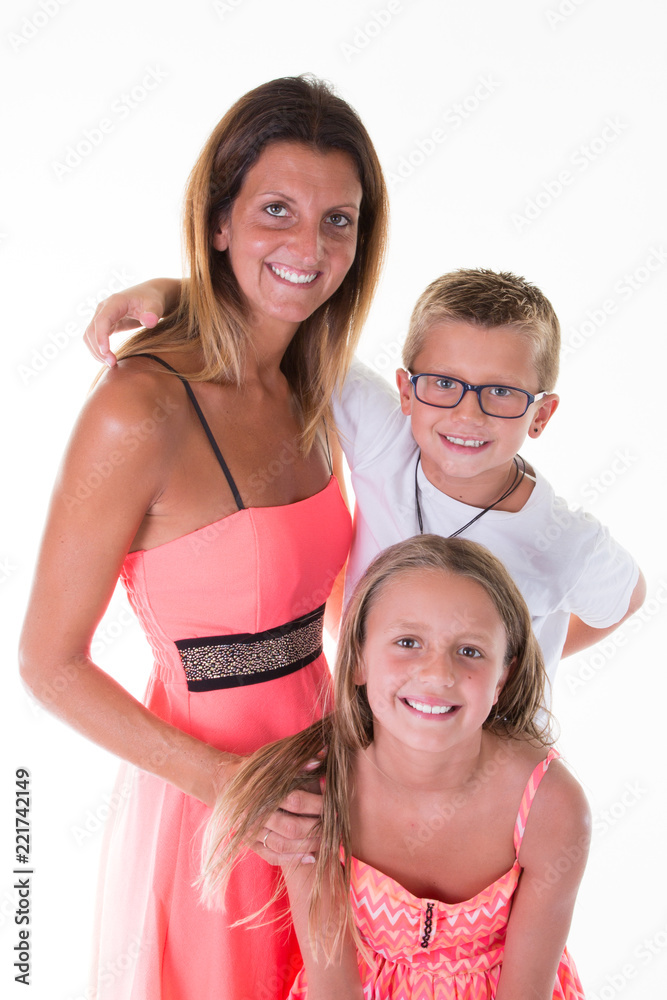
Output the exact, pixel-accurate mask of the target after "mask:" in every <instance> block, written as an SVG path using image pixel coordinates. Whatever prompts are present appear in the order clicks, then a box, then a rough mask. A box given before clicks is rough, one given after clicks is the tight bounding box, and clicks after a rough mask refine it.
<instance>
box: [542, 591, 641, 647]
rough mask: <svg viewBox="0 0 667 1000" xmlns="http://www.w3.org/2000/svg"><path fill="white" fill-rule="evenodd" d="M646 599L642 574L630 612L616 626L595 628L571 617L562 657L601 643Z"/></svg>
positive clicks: (629, 608)
mask: <svg viewBox="0 0 667 1000" xmlns="http://www.w3.org/2000/svg"><path fill="white" fill-rule="evenodd" d="M645 597H646V580H645V579H644V576H643V574H642V573H641V572H640V573H639V579H638V580H637V583H636V584H635V589H634V590H633V592H632V595H631V596H630V603H629V605H628V610H627V611H626V613H625V614H624V615H623V617H622V618H620V619H619V620H618V621H617V622H616V624H615V625H609V626H608V628H594V627H593V626H592V625H587V624H586V623H585V622H583V621H582V620H581V618H578V617H577V616H576V615H570V623H569V625H568V629H567V637H566V639H565V645H564V646H563V652H562V653H561V657H565V656H572V654H573V653H579V652H581V650H582V649H586V648H587V647H588V646H594V645H595V643H596V642H600V640H601V639H604V637H605V636H606V635H609V634H610V633H611V632H613V631H615V629H617V628H618V627H619V625H622V623H623V622H624V621H625V620H626V619H627V618H629V617H630V616H631V615H633V614H634V613H635V611H637V610H638V609H639V608H640V607H641V606H642V604H643V603H644V598H645Z"/></svg>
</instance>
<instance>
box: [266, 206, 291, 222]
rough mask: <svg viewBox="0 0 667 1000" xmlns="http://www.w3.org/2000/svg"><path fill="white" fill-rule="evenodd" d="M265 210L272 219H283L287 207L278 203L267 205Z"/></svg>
mask: <svg viewBox="0 0 667 1000" xmlns="http://www.w3.org/2000/svg"><path fill="white" fill-rule="evenodd" d="M265 211H266V212H268V213H269V215H270V216H271V218H273V219H284V218H285V216H286V215H287V209H286V208H285V206H284V205H280V204H279V203H276V204H274V205H267V206H266V209H265Z"/></svg>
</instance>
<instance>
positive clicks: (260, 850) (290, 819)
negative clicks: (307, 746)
mask: <svg viewBox="0 0 667 1000" xmlns="http://www.w3.org/2000/svg"><path fill="white" fill-rule="evenodd" d="M321 813H322V796H321V795H319V794H314V793H313V792H306V791H301V790H298V791H295V792H291V793H290V794H289V795H288V796H287V798H286V799H284V800H283V801H282V802H281V804H280V808H279V809H277V810H276V812H274V813H271V815H270V816H269V818H268V819H267V821H266V824H265V826H264V827H263V828H262V830H261V835H260V838H259V839H258V840H256V841H255V843H254V844H251V845H250V846H251V847H252V849H253V851H255V853H256V854H259V856H260V858H264V860H265V861H268V862H269V864H270V865H285V864H289V863H290V862H293V861H294V858H301V861H302V863H304V864H308V863H312V862H314V861H315V857H314V852H315V851H316V850H317V849H318V847H319V842H320V838H319V836H313V835H312V833H313V828H314V826H315V824H316V822H317V820H318V819H319V817H320V815H321Z"/></svg>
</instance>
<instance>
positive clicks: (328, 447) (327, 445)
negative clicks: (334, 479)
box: [324, 424, 333, 476]
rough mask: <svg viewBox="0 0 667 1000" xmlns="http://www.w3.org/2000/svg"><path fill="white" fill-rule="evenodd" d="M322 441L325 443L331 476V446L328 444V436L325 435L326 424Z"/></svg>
mask: <svg viewBox="0 0 667 1000" xmlns="http://www.w3.org/2000/svg"><path fill="white" fill-rule="evenodd" d="M324 440H325V442H326V456H327V462H328V464H329V475H330V476H333V459H332V457H331V445H330V444H329V434H328V433H327V425H326V424H325V425H324Z"/></svg>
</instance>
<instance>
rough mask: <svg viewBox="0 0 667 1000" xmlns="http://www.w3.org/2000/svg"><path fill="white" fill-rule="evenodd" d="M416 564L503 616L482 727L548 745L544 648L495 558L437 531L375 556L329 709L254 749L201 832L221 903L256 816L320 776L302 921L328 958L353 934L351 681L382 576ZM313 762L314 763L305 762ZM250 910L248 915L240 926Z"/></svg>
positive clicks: (355, 726)
mask: <svg viewBox="0 0 667 1000" xmlns="http://www.w3.org/2000/svg"><path fill="white" fill-rule="evenodd" d="M415 570H437V571H439V572H442V573H446V574H448V575H454V576H460V577H465V578H467V579H470V580H473V581H474V582H475V583H478V584H479V585H480V586H481V587H482V588H483V589H484V590H485V591H486V593H487V594H488V596H489V597H490V598H491V600H492V601H493V604H494V606H495V608H496V610H497V612H498V615H499V617H500V619H501V621H502V624H503V627H504V629H505V635H506V637H507V649H506V654H505V663H506V664H511V668H510V672H509V676H508V678H507V680H506V681H505V684H504V686H503V688H502V690H501V692H500V696H499V698H498V702H497V703H496V705H494V707H493V710H492V711H491V713H490V714H489V717H488V718H487V719H486V721H485V722H484V725H483V728H484V729H487V730H489V731H491V732H493V733H495V734H496V735H497V736H499V737H501V738H503V739H508V740H509V739H523V740H530V741H533V742H538V743H542V744H543V745H544V746H548V745H549V743H550V742H551V741H550V737H549V732H548V725H549V714H548V712H547V711H546V709H545V708H544V687H545V682H546V673H545V670H544V661H543V659H542V653H541V651H540V647H539V645H538V643H537V640H536V639H535V636H534V634H533V630H532V627H531V619H530V613H529V611H528V608H527V607H526V603H525V601H524V600H523V598H522V596H521V594H520V593H519V590H518V588H517V586H516V584H515V583H514V581H513V580H512V578H511V577H510V575H509V573H508V572H507V570H506V569H505V568H504V566H503V565H502V563H501V562H500V561H499V560H498V559H496V557H495V556H493V555H492V554H491V553H490V552H489V551H488V550H487V549H485V548H484V547H483V546H482V545H478V544H477V543H476V542H470V541H467V540H465V539H462V538H442V537H441V536H439V535H418V536H416V537H415V538H410V539H408V540H407V541H405V542H399V543H398V544H397V545H392V546H391V547H390V548H388V549H386V550H385V551H384V552H383V553H382V554H381V555H379V556H378V557H377V559H375V560H374V562H373V563H371V565H370V567H369V568H368V570H367V571H366V574H365V575H364V577H363V578H362V579H361V580H360V581H359V583H358V585H357V587H356V590H355V591H354V594H353V595H352V598H351V600H350V603H349V605H348V607H347V610H346V612H345V616H344V619H343V624H342V628H341V635H340V640H339V644H338V655H337V658H336V669H335V677H334V691H335V709H334V711H333V712H332V713H330V714H329V715H327V716H325V717H324V718H323V719H321V720H320V721H318V722H316V723H315V724H314V725H312V726H310V728H308V729H306V730H304V731H303V732H301V733H297V735H296V736H291V737H288V738H287V739H283V740H278V741H276V742H274V743H271V744H269V745H267V746H265V747H262V749H261V750H258V751H257V752H256V753H254V754H253V755H252V756H251V757H250V758H249V759H248V760H247V761H246V762H245V764H244V765H243V767H242V768H241V769H240V771H238V772H237V774H236V775H235V777H234V779H233V781H232V782H231V783H230V785H229V786H228V788H227V790H226V791H225V793H224V794H223V796H222V797H221V799H220V800H219V801H218V803H217V805H216V807H215V810H214V812H213V816H212V817H211V820H210V821H209V824H208V827H207V829H206V834H205V837H204V845H203V867H202V876H201V878H200V884H201V885H202V886H203V892H202V895H203V898H204V899H205V900H206V901H207V902H208V903H209V904H215V905H224V902H223V901H224V891H225V887H226V884H227V881H228V879H229V875H230V872H231V870H232V868H233V866H234V863H235V859H236V858H237V856H238V855H239V854H240V852H242V851H243V850H244V849H245V846H246V845H247V844H249V843H252V842H254V841H255V840H257V839H258V837H257V835H258V834H259V832H260V830H261V829H262V827H263V826H264V821H265V820H266V819H267V818H268V816H269V815H270V814H271V813H272V812H274V811H275V809H276V808H277V807H278V805H279V804H280V802H282V800H283V799H284V798H285V797H286V796H287V795H288V794H289V793H290V792H291V791H294V790H295V789H297V788H303V787H304V786H305V784H306V782H307V781H308V780H311V781H312V779H313V778H322V777H323V778H324V779H325V785H324V793H323V803H322V818H321V821H320V829H319V833H320V837H321V839H320V848H319V852H318V855H317V861H316V867H315V883H314V889H313V892H312V896H311V900H310V918H309V923H310V933H311V936H312V937H313V938H315V937H317V939H318V940H319V941H320V942H324V948H325V952H326V954H327V955H328V956H332V955H334V954H336V952H337V950H338V948H339V946H340V944H341V942H342V939H343V936H344V934H345V931H346V930H349V931H350V932H351V933H352V934H353V936H354V937H355V940H357V936H356V933H355V929H354V926H353V922H352V914H351V909H350V905H349V900H348V894H349V886H350V843H351V837H350V809H349V803H350V798H351V791H352V789H351V784H350V782H351V773H352V764H353V760H354V756H355V754H357V753H358V752H359V751H361V750H364V749H365V748H366V747H368V746H369V745H370V743H371V742H372V740H373V714H372V712H371V707H370V705H369V702H368V697H367V694H366V686H365V685H359V684H357V683H356V680H355V678H357V677H358V676H359V675H358V667H359V664H360V663H361V659H362V656H363V649H364V643H365V640H366V623H367V620H368V614H369V611H370V609H371V608H372V607H373V606H374V604H375V602H376V601H378V600H380V599H381V597H382V591H383V589H384V587H385V585H386V584H387V583H388V581H389V580H391V579H393V578H394V577H396V576H397V575H398V574H400V573H405V572H408V571H415ZM408 585H409V584H408ZM538 713H540V714H541V720H542V721H540V720H539V718H538ZM315 760H317V761H319V763H318V764H317V766H316V767H312V762H313V761H315ZM308 765H311V766H310V767H308V770H306V768H307V766H308ZM341 846H342V864H341V863H340V862H339V856H340V852H341ZM325 886H326V888H327V890H328V894H329V898H330V900H331V905H330V911H329V912H330V913H331V914H332V915H333V916H332V919H331V922H330V923H329V926H328V927H327V928H323V926H322V922H321V918H322V911H323V907H322V905H321V904H322V898H323V892H324V888H325ZM257 916H258V915H257V914H250V915H248V917H246V918H243V919H242V920H240V921H239V923H244V922H248V921H250V920H252V919H254V918H256V917H257Z"/></svg>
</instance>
